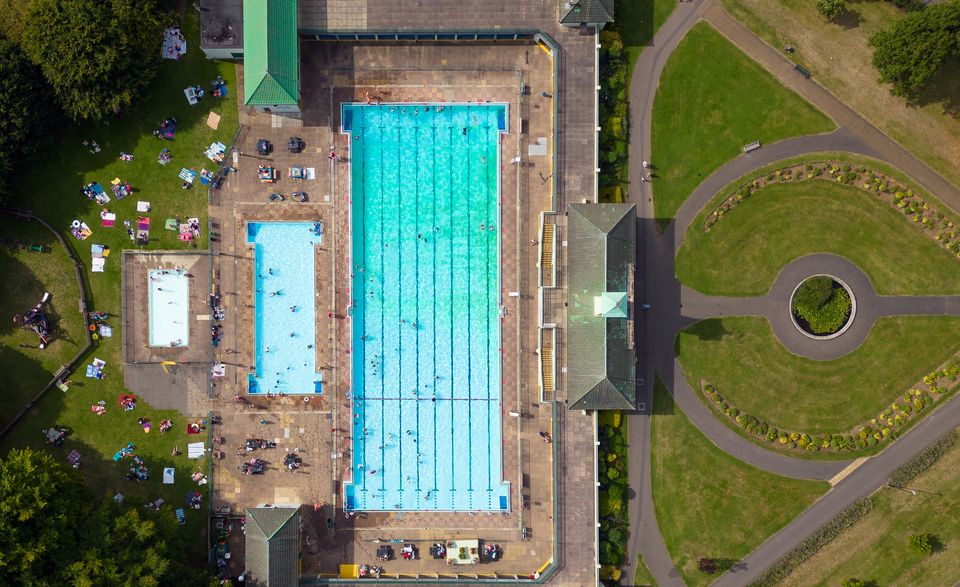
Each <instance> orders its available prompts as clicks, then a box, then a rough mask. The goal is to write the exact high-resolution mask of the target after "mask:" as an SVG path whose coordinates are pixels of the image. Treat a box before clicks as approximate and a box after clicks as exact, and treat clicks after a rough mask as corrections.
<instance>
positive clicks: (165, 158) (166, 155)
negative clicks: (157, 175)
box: [157, 147, 173, 165]
mask: <svg viewBox="0 0 960 587" xmlns="http://www.w3.org/2000/svg"><path fill="white" fill-rule="evenodd" d="M171 159H173V155H171V154H170V149H168V148H166V147H164V148H163V149H161V151H160V154H159V155H157V163H159V164H160V165H166V164H167V163H170V160H171Z"/></svg>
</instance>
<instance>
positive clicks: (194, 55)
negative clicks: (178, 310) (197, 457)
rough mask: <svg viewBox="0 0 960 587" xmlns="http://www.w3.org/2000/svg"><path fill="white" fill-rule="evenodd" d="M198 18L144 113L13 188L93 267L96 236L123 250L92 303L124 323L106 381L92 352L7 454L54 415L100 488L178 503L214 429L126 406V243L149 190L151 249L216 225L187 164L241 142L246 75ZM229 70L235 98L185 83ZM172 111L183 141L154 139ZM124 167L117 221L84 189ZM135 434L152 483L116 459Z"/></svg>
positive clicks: (136, 499)
mask: <svg viewBox="0 0 960 587" xmlns="http://www.w3.org/2000/svg"><path fill="white" fill-rule="evenodd" d="M198 24H199V23H198V20H197V17H196V15H195V13H193V12H192V11H191V12H190V13H188V14H187V16H186V17H185V18H183V19H182V21H181V25H182V30H183V33H184V35H185V36H187V41H188V45H189V47H190V50H189V52H188V54H187V55H186V56H185V57H184V58H183V59H182V60H181V61H179V62H176V61H165V62H164V63H163V65H162V67H161V70H160V74H159V76H158V79H157V80H156V81H155V82H154V83H153V85H152V86H151V89H150V91H149V94H148V95H146V96H144V98H143V101H142V102H141V103H140V105H139V107H138V108H137V109H136V110H135V111H134V112H131V113H126V114H124V115H123V116H122V117H120V118H117V119H115V120H111V121H110V123H109V125H100V126H96V127H84V128H76V129H65V130H64V131H63V132H62V134H61V135H60V137H59V139H58V140H57V141H56V142H55V144H54V145H52V146H51V147H49V148H48V149H47V151H46V153H47V155H46V156H45V157H44V158H43V159H42V160H39V161H36V162H34V163H33V164H32V165H30V166H29V168H27V169H24V170H23V171H22V172H21V173H20V174H19V176H18V178H17V181H16V183H15V185H14V186H13V188H14V193H15V195H16V202H17V205H19V206H21V207H25V208H30V209H32V210H33V211H34V212H35V213H36V214H37V215H39V216H41V217H43V218H44V219H45V220H46V221H47V222H48V223H50V224H51V225H52V226H53V227H54V228H56V229H60V230H63V231H64V234H65V235H66V236H65V238H67V239H68V241H69V243H70V245H71V246H73V247H74V248H75V250H76V252H77V255H78V257H79V258H80V260H81V261H82V262H83V263H84V264H85V265H87V266H88V267H89V263H90V245H91V244H94V243H96V244H102V245H107V246H109V247H110V249H111V250H112V251H113V254H112V255H111V256H110V257H109V258H108V259H107V263H106V271H105V272H104V273H87V275H86V278H87V280H88V282H89V283H90V287H91V290H92V292H91V293H92V301H93V305H94V308H92V309H96V310H100V311H104V312H107V313H109V314H110V316H111V318H110V320H109V324H111V325H112V326H113V328H114V336H113V338H111V339H109V340H106V341H102V342H101V344H99V345H98V347H97V348H95V350H94V351H93V353H92V355H93V356H96V357H99V358H101V359H103V360H105V361H107V367H106V378H105V379H104V380H103V381H95V380H92V379H85V378H84V377H83V371H82V369H83V366H84V365H85V364H86V363H87V362H89V360H87V361H85V362H84V363H82V364H81V366H80V372H79V373H74V375H73V377H72V380H73V385H72V387H71V389H70V391H69V392H67V393H66V394H64V393H63V392H60V391H59V390H56V389H55V390H53V391H51V392H49V393H48V394H47V395H46V396H45V397H44V399H43V400H42V401H41V402H39V403H38V404H37V405H36V406H35V408H34V409H33V411H32V412H31V413H30V414H29V416H28V417H27V418H25V419H24V420H23V421H22V423H21V424H20V425H18V426H17V427H16V428H15V429H14V430H13V431H12V432H11V433H10V435H8V436H7V437H5V438H4V439H3V440H2V442H0V453H2V454H5V453H6V451H7V449H9V448H10V447H12V446H24V445H30V446H33V447H35V448H42V447H44V446H45V445H44V444H43V443H42V442H41V441H42V439H41V436H40V430H41V429H43V428H46V427H48V426H50V425H52V424H59V425H63V426H67V427H69V428H71V429H72V431H73V432H72V434H71V435H70V438H69V440H68V441H67V443H66V446H64V447H63V448H62V449H54V450H53V453H54V454H55V455H56V456H57V457H58V458H65V456H66V454H67V453H68V452H69V451H70V450H71V449H74V448H76V449H77V450H79V451H80V452H81V454H82V457H83V466H82V467H81V471H82V472H83V473H84V475H85V477H86V479H87V480H88V481H89V483H90V485H91V486H92V487H93V488H94V490H95V491H98V492H101V493H102V494H104V495H112V494H113V493H115V492H116V491H118V490H119V491H122V492H123V493H124V494H125V495H126V496H127V499H128V500H130V501H131V502H132V503H133V504H141V503H143V502H144V501H147V500H152V499H155V498H157V497H159V496H163V497H164V499H165V500H166V502H167V503H168V504H170V506H171V508H172V507H181V506H182V505H183V504H184V496H185V495H186V493H187V491H188V490H190V489H193V490H196V488H197V486H196V484H194V483H192V482H191V481H190V478H189V475H190V473H191V472H192V471H193V470H195V468H196V467H197V466H198V465H202V464H203V463H202V462H198V461H188V460H187V458H186V456H185V453H186V443H187V442H188V441H191V440H204V439H205V438H206V437H205V436H204V437H197V436H190V437H188V436H187V435H186V434H185V425H186V419H185V418H184V417H183V416H181V415H179V414H176V413H173V412H166V413H161V412H158V411H155V410H153V409H151V408H150V407H149V406H147V405H146V403H144V402H142V401H141V402H140V403H139V404H138V405H137V408H136V410H135V411H132V412H122V411H121V410H120V409H119V408H118V405H117V398H118V396H119V394H120V393H121V392H123V391H124V386H123V374H122V371H121V356H120V327H121V321H120V319H119V314H120V254H119V253H120V251H121V250H122V249H124V248H131V249H132V248H134V243H133V242H132V241H131V240H129V239H128V238H127V235H126V231H125V229H124V227H123V221H124V220H129V221H132V222H133V223H134V224H135V223H136V219H137V216H138V214H137V212H136V206H137V201H138V200H147V201H149V202H150V203H151V205H152V208H153V210H152V212H151V213H150V214H148V216H149V217H150V218H151V221H152V223H151V232H150V235H151V242H150V244H149V245H148V246H147V247H146V249H147V250H157V249H185V248H188V245H184V244H183V243H181V242H179V241H178V240H177V234H176V233H175V232H171V231H165V230H164V229H163V222H164V219H166V218H173V217H175V218H180V219H184V218H188V217H198V218H200V221H201V226H206V218H207V193H206V189H202V188H200V187H199V185H198V187H196V188H193V189H191V190H182V189H181V188H180V184H181V181H180V180H179V179H178V177H177V175H178V173H179V171H180V168H181V167H189V168H193V169H195V170H197V171H199V170H200V169H201V168H202V167H206V168H207V169H215V167H213V163H212V162H211V161H209V160H208V159H206V158H205V157H204V155H203V151H204V149H205V148H206V147H207V146H208V145H209V144H210V143H211V142H213V141H221V142H223V143H226V144H228V145H229V144H230V142H231V140H232V139H233V136H234V134H235V133H236V130H237V107H236V91H237V85H236V75H235V69H234V65H233V64H231V63H221V62H212V61H208V60H206V59H205V58H204V57H203V54H202V53H201V51H200V50H199V44H200V43H199V34H198ZM218 74H219V75H222V76H223V78H224V79H225V80H226V82H227V85H228V87H229V93H230V97H229V98H228V99H226V100H222V101H221V100H216V99H214V98H212V97H207V98H204V100H203V101H202V102H201V103H200V104H198V105H196V106H190V105H188V104H187V101H186V99H185V97H184V95H183V88H184V87H186V86H188V85H193V84H199V85H201V86H202V87H204V88H209V87H210V82H211V80H213V79H214V78H216V77H217V75H218ZM104 91H108V89H106V88H105V89H104ZM208 96H209V93H208ZM211 109H212V110H214V111H216V112H218V113H219V114H220V115H221V116H222V119H221V121H220V125H219V129H218V130H216V131H215V130H212V129H210V128H208V127H207V125H206V120H207V115H208V114H209V113H210V111H211ZM171 116H173V117H176V119H177V121H178V124H177V132H176V140H174V141H172V142H164V141H160V140H158V139H156V138H154V137H153V135H152V131H153V129H154V128H156V127H157V126H158V125H159V123H160V122H161V121H162V120H164V119H165V118H168V117H171ZM84 139H87V140H95V141H97V142H98V143H99V144H100V145H101V148H102V151H101V152H100V153H97V154H91V153H90V152H89V151H88V148H87V147H84V146H83V145H82V144H81V142H82V141H83V140H84ZM163 147H169V148H170V150H171V151H172V154H173V161H172V162H171V163H170V164H169V165H167V166H161V165H159V164H158V163H157V154H158V153H159V151H160V149H161V148H163ZM120 151H127V152H130V153H133V154H134V156H135V160H134V161H133V162H129V163H126V162H121V161H120V159H119V155H120ZM114 177H120V178H122V179H123V180H126V181H129V182H131V183H132V184H133V186H134V188H135V189H136V190H138V191H136V192H135V193H134V194H133V195H131V196H128V197H127V198H125V199H123V200H122V201H117V200H115V199H114V200H112V201H111V202H110V203H109V204H108V205H107V208H109V209H110V211H112V212H115V213H116V214H117V226H116V227H114V228H102V227H101V224H100V207H99V206H97V205H96V204H95V203H93V202H90V201H88V200H87V199H86V198H85V197H84V196H83V194H81V192H80V188H81V187H82V186H83V185H84V184H85V183H87V182H90V181H97V182H100V184H101V185H103V186H104V188H105V189H107V190H108V191H109V187H110V181H111V180H112V179H113V178H114ZM198 184H199V182H198ZM73 219H80V220H83V221H85V222H86V223H87V224H88V225H89V226H90V228H91V229H92V230H93V236H92V237H90V238H88V239H87V240H85V241H82V242H81V241H77V240H75V239H74V238H73V237H72V236H70V235H69V232H67V229H68V227H69V225H70V222H71V221H72V220H73ZM204 232H205V231H204ZM206 242H207V239H206V234H204V235H203V238H202V239H201V240H200V242H199V243H198V245H199V247H200V248H201V249H202V248H204V247H205V246H206ZM70 277H71V278H72V274H70ZM44 285H45V284H44ZM31 300H32V298H31ZM28 301H30V300H28ZM31 303H32V302H31ZM72 303H73V302H71V304H72ZM72 310H73V307H70V308H68V309H66V310H65V311H63V314H64V315H66V314H67V313H68V312H69V311H72ZM4 352H5V353H8V354H11V353H12V356H7V357H4V358H3V362H2V363H0V366H3V367H6V368H8V369H9V368H10V365H20V364H26V365H28V366H30V367H31V368H33V365H31V363H30V362H29V361H30V360H31V359H30V357H32V356H33V351H30V354H29V355H28V354H25V351H24V350H21V349H11V348H6V349H5V350H4ZM21 356H22V357H23V358H21ZM36 368H38V369H39V368H43V365H36ZM98 400H104V401H105V402H106V405H107V414H106V415H105V416H101V417H98V416H95V415H94V414H92V413H91V412H90V406H91V405H92V404H94V403H96V402H97V401H98ZM139 417H148V418H150V419H151V420H152V421H153V422H154V430H153V431H152V432H151V433H150V434H144V433H143V431H142V429H141V428H140V426H139V425H138V424H137V422H136V419H137V418H139ZM167 417H169V418H172V419H173V421H174V428H173V431H172V432H170V433H168V434H166V435H164V436H161V435H160V434H159V431H158V430H157V426H158V425H159V421H160V420H161V419H163V418H167ZM128 442H134V443H136V444H137V447H138V448H137V452H138V454H140V455H141V456H142V457H143V458H144V460H145V462H146V465H147V467H148V468H149V470H150V475H151V477H150V479H149V480H148V481H146V482H144V483H136V482H134V483H131V482H129V481H127V480H126V479H124V475H125V473H126V463H115V462H113V461H112V459H111V457H112V456H113V454H114V452H116V451H117V450H118V449H119V448H120V447H122V446H124V445H126V444H127V443H128ZM174 445H178V446H179V447H180V449H181V450H182V451H184V456H180V457H171V456H170V452H171V449H172V447H173V446H174ZM167 466H173V467H176V478H177V483H176V484H175V485H162V484H161V473H162V468H163V467H167ZM138 507H139V505H138ZM203 512H205V510H202V511H201V512H192V511H188V512H187V520H188V526H187V528H186V530H185V531H187V532H190V533H191V535H193V536H196V537H197V540H196V541H195V547H196V548H195V552H193V553H192V555H193V557H194V558H195V559H197V560H199V558H198V557H202V555H203V554H204V549H205V546H206V544H205V541H203V538H202V532H201V529H205V528H206V521H205V519H204V517H203ZM168 514H169V515H173V514H172V513H169V512H168Z"/></svg>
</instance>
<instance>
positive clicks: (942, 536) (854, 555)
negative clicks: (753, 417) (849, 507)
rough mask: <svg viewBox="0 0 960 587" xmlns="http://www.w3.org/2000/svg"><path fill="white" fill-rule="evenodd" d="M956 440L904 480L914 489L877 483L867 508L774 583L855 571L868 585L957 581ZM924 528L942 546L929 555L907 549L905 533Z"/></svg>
mask: <svg viewBox="0 0 960 587" xmlns="http://www.w3.org/2000/svg"><path fill="white" fill-rule="evenodd" d="M958 484H960V446H958V445H954V447H953V448H952V449H950V450H949V451H948V452H947V454H945V455H944V456H943V457H941V459H940V461H939V462H937V464H936V465H934V466H933V467H932V468H931V469H929V470H928V471H926V472H925V473H923V474H922V475H920V476H919V477H917V478H916V479H914V480H913V481H911V482H910V484H909V486H910V487H911V488H914V489H916V490H918V491H917V495H911V494H909V493H907V492H904V491H899V490H896V489H891V488H887V487H885V488H883V489H881V490H880V491H879V492H878V493H877V494H875V495H874V496H873V503H874V506H873V511H871V512H870V513H869V514H868V515H867V516H866V517H865V518H864V519H863V520H861V521H860V522H859V523H857V525H855V526H853V527H852V528H850V529H848V530H847V531H846V532H844V533H843V534H841V535H840V537H838V538H837V539H836V540H834V541H833V542H831V543H830V544H828V545H827V546H826V547H824V548H823V549H822V550H821V551H820V552H818V553H817V554H815V555H814V556H813V557H812V558H810V559H809V560H808V561H806V562H805V563H804V564H802V565H800V567H798V568H797V569H796V570H795V571H794V572H793V573H791V574H790V575H789V576H788V577H787V578H786V580H784V581H783V582H782V583H780V585H784V586H789V587H794V586H795V587H801V586H804V587H806V586H812V585H818V586H823V587H828V586H829V587H835V586H836V585H840V582H841V581H843V580H844V579H848V578H851V577H857V578H860V579H863V580H865V581H872V582H873V583H872V584H874V585H884V586H887V585H889V586H891V587H897V586H902V587H912V586H914V585H954V584H956V583H957V581H960V521H958V519H957V517H956V515H954V512H956V511H957V510H958V508H960V492H957V491H956V490H955V488H956V487H957V485H958ZM921 533H929V534H933V535H935V536H936V537H937V539H938V541H939V542H941V543H942V545H943V548H942V550H940V551H939V552H934V553H933V555H931V556H923V555H920V554H918V553H916V552H915V551H913V550H911V549H910V547H909V546H908V545H907V540H908V539H909V536H910V535H911V534H921Z"/></svg>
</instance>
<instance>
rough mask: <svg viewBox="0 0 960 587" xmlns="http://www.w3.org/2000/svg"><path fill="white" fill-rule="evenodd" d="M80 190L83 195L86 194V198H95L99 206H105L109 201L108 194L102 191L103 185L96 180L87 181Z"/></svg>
mask: <svg viewBox="0 0 960 587" xmlns="http://www.w3.org/2000/svg"><path fill="white" fill-rule="evenodd" d="M81 191H82V192H83V195H85V196H87V199H88V200H96V202H97V204H100V205H101V206H106V205H107V204H108V203H109V202H110V196H108V195H107V194H106V192H104V191H103V186H101V185H100V184H99V183H97V182H93V183H88V184H87V185H85V186H83V188H82V189H81Z"/></svg>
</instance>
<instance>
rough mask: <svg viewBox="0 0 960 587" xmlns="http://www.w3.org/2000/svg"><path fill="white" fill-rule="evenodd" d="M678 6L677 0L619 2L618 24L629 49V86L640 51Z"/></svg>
mask: <svg viewBox="0 0 960 587" xmlns="http://www.w3.org/2000/svg"><path fill="white" fill-rule="evenodd" d="M676 7H677V0H620V1H618V2H617V6H616V18H617V25H618V26H619V27H620V36H621V37H622V38H623V45H624V47H626V49H627V55H628V59H629V61H628V63H629V65H628V66H627V67H628V69H627V87H628V88H629V87H630V78H631V77H632V75H633V68H634V66H635V65H636V64H637V59H639V58H640V53H642V52H643V49H644V48H645V47H647V46H648V45H649V44H650V43H651V42H652V41H653V36H654V35H655V34H657V31H658V30H659V29H660V27H661V26H663V23H664V22H666V21H667V18H668V17H669V16H670V14H672V13H673V9H674V8H676Z"/></svg>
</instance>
